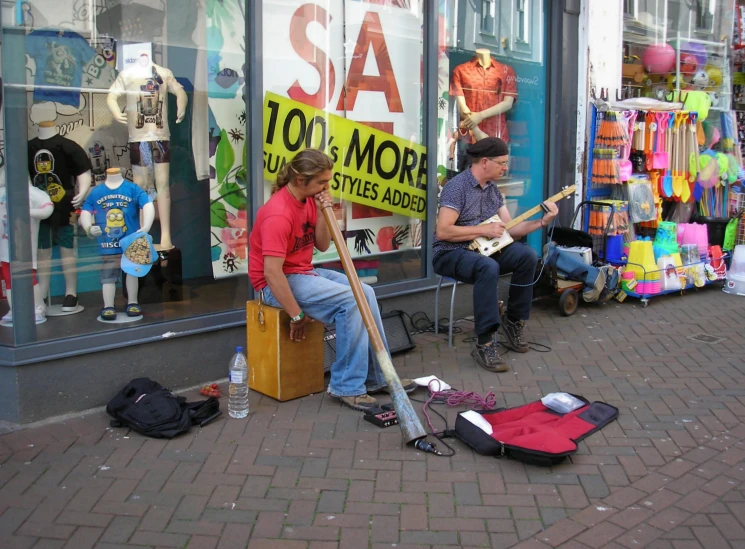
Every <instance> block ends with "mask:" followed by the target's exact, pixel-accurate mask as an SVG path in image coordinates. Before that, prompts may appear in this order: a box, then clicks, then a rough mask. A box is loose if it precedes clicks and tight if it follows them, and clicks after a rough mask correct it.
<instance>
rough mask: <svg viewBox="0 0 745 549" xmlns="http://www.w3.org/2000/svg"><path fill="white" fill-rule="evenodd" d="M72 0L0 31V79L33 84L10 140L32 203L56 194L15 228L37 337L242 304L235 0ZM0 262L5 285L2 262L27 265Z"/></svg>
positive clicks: (37, 7)
mask: <svg viewBox="0 0 745 549" xmlns="http://www.w3.org/2000/svg"><path fill="white" fill-rule="evenodd" d="M79 4H80V2H76V1H75V0H29V1H28V2H24V3H23V9H22V10H20V11H19V12H18V13H17V14H14V15H17V17H16V16H13V17H9V18H5V17H4V21H5V22H6V24H7V23H8V22H9V21H13V22H16V23H17V24H19V25H18V26H17V27H8V30H6V31H5V33H4V40H3V55H4V57H3V77H4V78H3V86H4V88H5V90H6V91H7V90H10V89H12V90H19V89H22V88H23V87H26V89H27V91H26V92H25V93H26V111H25V112H24V116H23V119H25V122H26V123H25V125H24V124H14V125H13V126H12V127H10V128H6V130H5V131H6V132H7V133H8V139H7V141H8V143H10V145H9V146H8V149H9V150H8V154H9V155H12V154H13V150H16V149H15V147H17V145H16V143H19V142H20V143H24V145H25V144H26V143H27V145H25V146H26V148H27V154H28V170H27V171H28V174H29V176H30V181H31V185H32V191H31V195H30V197H31V199H32V215H34V216H36V215H37V214H38V210H39V208H38V207H37V203H38V202H39V201H40V200H41V198H42V195H43V196H44V197H47V200H46V202H49V203H50V204H51V214H50V215H48V216H45V217H46V219H43V220H41V222H40V223H39V224H38V225H39V228H38V230H37V231H36V232H34V234H30V235H29V236H28V237H26V236H25V235H13V236H12V239H13V241H14V242H16V241H17V242H20V243H24V242H28V239H29V238H30V239H31V240H32V241H33V247H34V250H35V251H34V272H33V277H34V281H35V283H34V284H35V285H34V296H35V298H36V299H34V298H33V297H32V296H24V298H23V299H22V300H19V301H18V303H23V304H24V305H21V306H22V307H25V304H26V303H31V302H35V304H34V307H36V311H35V313H38V314H37V317H38V318H37V320H38V319H48V320H50V322H46V323H45V325H44V326H43V327H41V326H40V327H39V328H38V329H37V331H36V334H35V337H36V340H38V341H42V340H49V339H58V338H67V337H70V336H73V335H85V334H89V333H95V332H101V331H106V330H115V329H119V328H121V327H123V326H121V325H122V324H125V325H126V324H127V323H130V324H129V325H136V324H137V323H139V324H145V323H153V322H162V321H167V320H176V319H182V318H190V317H194V316H197V315H203V314H211V313H219V312H224V311H234V310H237V309H243V308H244V307H245V301H246V299H247V297H248V288H249V287H248V284H247V282H246V278H245V276H242V277H240V276H238V275H241V274H243V273H245V268H246V251H247V234H248V229H249V227H248V221H247V219H248V216H247V207H248V201H247V194H246V185H247V181H246V163H247V161H248V159H247V157H246V149H245V139H246V127H245V110H246V106H245V98H244V96H245V94H244V87H243V86H244V81H245V80H244V79H245V70H246V67H245V59H246V52H245V48H246V41H245V27H246V20H245V11H246V10H245V6H246V2H245V0H196V1H194V2H190V3H189V5H188V9H185V8H186V6H185V4H184V3H183V2H181V1H178V0H159V1H158V2H154V3H145V2H141V1H140V0H134V1H131V2H98V3H93V4H88V5H86V9H81V7H80V5H79ZM4 15H5V13H4ZM24 54H25V55H24ZM15 93H16V96H17V95H18V93H19V92H17V91H15ZM19 103H21V102H19V101H14V102H8V103H7V104H6V105H4V108H6V109H7V108H12V109H22V108H23V107H22V106H21V104H19ZM9 105H12V106H10V107H9ZM18 119H19V116H18V113H17V111H14V120H18ZM7 184H8V185H10V186H11V188H12V186H13V185H18V184H21V183H20V182H16V181H8V183H7ZM39 193H41V194H39ZM48 209H49V208H46V209H45V212H46V210H48ZM10 210H11V215H14V214H13V211H12V208H10ZM4 213H5V212H4V211H3V212H0V214H4ZM4 221H5V223H4V226H3V230H4V233H5V234H6V238H5V239H4V240H3V243H4V244H7V243H8V242H9V241H10V240H11V236H10V235H8V234H7V233H8V231H12V230H14V227H15V226H16V225H15V224H14V223H12V222H11V220H8V219H5V220H4ZM32 228H33V227H32ZM37 232H38V234H37ZM130 240H131V241H133V243H132V244H131V248H130V256H131V257H129V256H127V255H126V254H123V246H124V245H125V244H126V245H130ZM151 242H154V246H153V249H154V250H156V253H155V254H154V255H152V254H151V255H148V254H147V253H146V252H147V249H148V246H147V245H146V244H148V245H149V244H150V243H151ZM37 247H38V252H36V248H37ZM147 259H149V260H151V263H147V262H145V263H142V262H143V261H146V260H147ZM0 260H1V261H2V263H4V264H5V263H8V262H9V261H10V256H9V254H8V247H7V246H6V247H5V249H4V250H2V249H0ZM37 262H38V273H37V272H36V263H37ZM9 267H10V268H6V269H4V270H3V273H4V278H7V280H5V282H4V285H0V288H2V289H3V290H4V295H5V296H6V297H10V295H11V293H12V290H10V288H11V287H12V282H11V280H10V278H11V277H10V275H9V273H13V276H14V277H25V276H31V275H32V273H31V269H28V268H26V267H25V265H24V264H21V263H20V262H19V263H18V264H17V265H15V264H14V265H10V266H9ZM241 270H243V273H242V272H241ZM6 274H7V275H8V276H7V277H6V276H5V275H6ZM231 275H232V276H231ZM37 276H38V284H36V278H37ZM15 280H18V278H15ZM19 287H20V286H19ZM117 287H121V291H118V290H117ZM9 290H10V291H9ZM19 291H20V290H19ZM14 297H15V296H14ZM6 307H7V305H2V304H0V315H3V314H6ZM8 314H9V313H8ZM10 322H11V319H10V318H9V317H8V316H7V315H6V318H5V322H0V325H4V326H9V325H10ZM131 323H134V324H131ZM32 340H33V336H32ZM13 341H14V340H13V334H12V330H10V329H5V330H0V344H10V345H12V344H13Z"/></svg>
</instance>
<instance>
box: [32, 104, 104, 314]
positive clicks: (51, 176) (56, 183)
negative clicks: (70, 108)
mask: <svg viewBox="0 0 745 549" xmlns="http://www.w3.org/2000/svg"><path fill="white" fill-rule="evenodd" d="M78 95H80V94H78ZM28 164H29V168H28V169H29V174H30V176H31V182H32V184H33V185H34V186H35V187H36V188H38V189H41V190H42V191H44V192H45V193H47V194H48V195H49V196H50V198H51V199H52V202H53V203H54V213H53V214H52V215H51V216H50V217H49V218H48V219H45V220H44V221H43V222H42V223H41V228H40V232H39V238H38V240H39V260H40V268H39V288H40V290H41V295H43V296H46V295H47V294H48V291H49V284H50V281H51V277H52V265H51V262H52V248H53V247H58V249H59V254H60V258H61V261H60V262H61V267H62V274H63V276H64V279H65V297H64V301H63V303H62V310H63V311H64V312H67V313H75V312H80V311H82V308H79V307H78V291H77V272H76V270H77V265H76V261H75V255H74V251H73V248H74V238H75V235H74V233H75V227H74V224H73V222H72V221H71V220H70V216H71V215H72V214H73V212H74V211H75V209H77V208H79V207H80V206H81V205H82V204H83V201H84V200H85V197H86V195H87V194H88V191H90V188H91V162H90V159H89V158H88V155H87V154H85V151H84V150H83V148H82V147H81V146H80V145H78V144H77V143H75V142H74V141H72V140H70V139H67V138H65V137H62V136H61V135H59V134H58V133H57V127H56V126H55V125H54V122H53V121H50V120H45V121H44V122H40V123H39V133H38V136H37V137H35V138H34V139H32V140H31V141H29V142H28ZM76 184H77V191H76Z"/></svg>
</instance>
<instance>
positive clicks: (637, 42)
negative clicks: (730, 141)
mask: <svg viewBox="0 0 745 549" xmlns="http://www.w3.org/2000/svg"><path fill="white" fill-rule="evenodd" d="M624 14H625V15H624V22H623V74H622V87H623V89H622V90H621V92H620V93H619V97H618V99H622V98H623V99H627V98H633V97H651V98H654V99H658V100H660V101H666V102H672V103H682V104H683V106H684V108H685V110H688V111H696V112H698V115H699V120H701V121H704V120H706V119H707V118H709V119H710V120H712V121H716V122H715V123H717V124H718V121H717V119H718V118H719V113H720V112H721V111H727V110H729V109H730V106H731V102H732V89H731V84H730V82H731V81H730V72H731V59H730V58H729V56H730V53H729V52H730V47H731V44H730V40H731V33H732V28H733V24H734V2H698V3H695V5H692V4H691V2H687V1H682V0H670V1H668V2H662V3H654V2H647V1H642V0H633V1H632V2H628V6H627V9H626V10H625V11H624ZM621 96H623V97H621ZM712 110H713V111H714V112H715V113H716V116H711V112H712Z"/></svg>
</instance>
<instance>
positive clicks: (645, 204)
mask: <svg viewBox="0 0 745 549" xmlns="http://www.w3.org/2000/svg"><path fill="white" fill-rule="evenodd" d="M628 188H629V217H630V218H631V222H632V223H643V222H645V221H655V220H656V219H657V202H656V201H655V198H654V192H652V184H651V183H650V181H649V180H648V179H642V178H636V177H635V178H633V179H631V180H629V184H628Z"/></svg>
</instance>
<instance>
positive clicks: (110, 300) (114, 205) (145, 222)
mask: <svg viewBox="0 0 745 549" xmlns="http://www.w3.org/2000/svg"><path fill="white" fill-rule="evenodd" d="M140 217H142V226H140ZM154 219H155V208H154V207H153V204H152V202H150V199H149V198H148V196H147V193H145V191H144V190H142V189H141V188H140V187H139V186H137V185H135V184H134V183H132V182H131V181H127V180H126V179H124V178H123V177H122V174H121V170H120V169H119V168H109V169H108V170H106V181H104V183H103V185H97V186H96V187H95V188H94V189H93V190H92V191H91V193H90V195H88V198H87V199H86V201H85V204H83V210H82V211H81V212H80V226H81V227H82V228H83V230H84V231H85V233H86V234H87V235H89V236H91V237H95V238H97V239H98V243H99V247H100V249H99V252H100V253H101V256H102V258H103V263H102V265H101V276H100V278H101V291H102V293H103V309H101V316H100V318H101V320H104V321H113V320H116V319H117V312H116V309H114V298H115V297H116V283H117V282H118V281H119V278H120V276H121V256H122V255H121V254H122V249H121V247H120V246H119V240H120V239H121V238H122V237H123V236H125V235H129V234H131V233H132V232H137V233H143V234H144V233H147V232H148V231H150V227H152V224H153V220H154ZM125 283H126V285H127V296H128V300H129V302H128V303H127V308H126V313H127V317H129V318H132V319H134V320H137V319H139V318H141V315H142V309H141V308H140V306H139V304H138V302H137V293H138V291H139V279H138V278H137V277H135V276H130V275H127V276H126V282H125Z"/></svg>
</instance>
